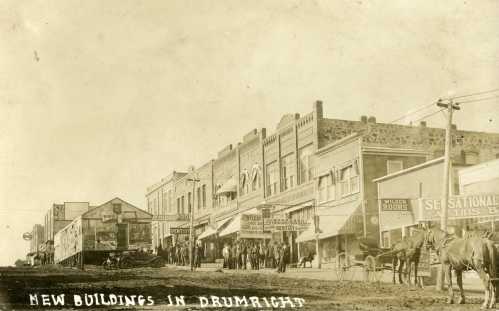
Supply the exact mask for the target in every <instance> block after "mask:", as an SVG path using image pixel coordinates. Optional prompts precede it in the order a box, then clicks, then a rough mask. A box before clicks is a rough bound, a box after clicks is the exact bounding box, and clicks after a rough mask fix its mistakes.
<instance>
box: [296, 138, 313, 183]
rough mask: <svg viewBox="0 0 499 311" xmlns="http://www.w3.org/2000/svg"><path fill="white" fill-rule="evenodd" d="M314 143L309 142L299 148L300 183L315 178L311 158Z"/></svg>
mask: <svg viewBox="0 0 499 311" xmlns="http://www.w3.org/2000/svg"><path fill="white" fill-rule="evenodd" d="M312 148H313V145H312V144H309V145H307V146H305V147H302V148H300V149H299V150H298V184H302V183H304V182H307V181H309V180H311V179H312V178H313V176H312V167H311V161H310V158H311V156H312Z"/></svg>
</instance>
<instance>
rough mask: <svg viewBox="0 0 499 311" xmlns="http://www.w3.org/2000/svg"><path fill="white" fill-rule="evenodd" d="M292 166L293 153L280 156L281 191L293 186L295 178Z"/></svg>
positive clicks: (293, 166)
mask: <svg viewBox="0 0 499 311" xmlns="http://www.w3.org/2000/svg"><path fill="white" fill-rule="evenodd" d="M294 168H295V165H294V157H293V153H290V154H288V155H287V156H285V157H282V158H281V191H285V190H288V189H290V188H293V186H294V178H295V176H294V173H295V172H294Z"/></svg>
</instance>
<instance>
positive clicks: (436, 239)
mask: <svg viewBox="0 0 499 311" xmlns="http://www.w3.org/2000/svg"><path fill="white" fill-rule="evenodd" d="M447 235H448V234H447V233H446V232H445V231H443V230H441V229H439V228H436V227H432V228H428V229H427V230H426V232H425V234H424V244H425V245H426V248H427V249H434V250H436V249H439V248H440V247H441V246H442V243H443V242H444V241H445V240H446V237H447Z"/></svg>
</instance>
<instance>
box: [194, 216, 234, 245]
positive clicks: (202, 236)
mask: <svg viewBox="0 0 499 311" xmlns="http://www.w3.org/2000/svg"><path fill="white" fill-rule="evenodd" d="M230 220H232V218H230V217H229V218H226V219H224V220H221V221H219V222H217V224H216V226H215V228H214V227H211V226H208V227H207V229H206V230H205V231H203V232H202V233H201V234H200V235H199V236H198V239H199V240H201V239H205V238H207V237H209V236H212V235H214V234H216V233H217V232H218V230H220V228H222V227H223V226H224V225H225V224H226V223H227V222H229V221H230Z"/></svg>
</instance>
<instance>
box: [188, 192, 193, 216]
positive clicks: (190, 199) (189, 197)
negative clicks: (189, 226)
mask: <svg viewBox="0 0 499 311" xmlns="http://www.w3.org/2000/svg"><path fill="white" fill-rule="evenodd" d="M191 197H192V194H191V193H190V192H189V193H187V213H189V214H190V213H191V208H192V198H191Z"/></svg>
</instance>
